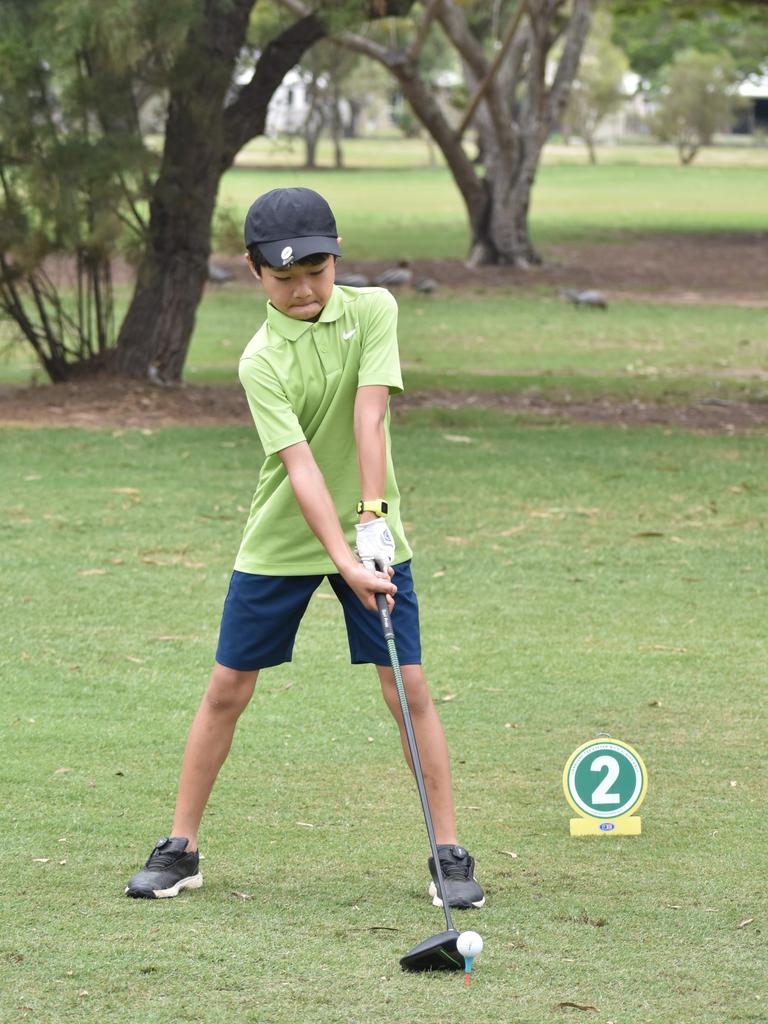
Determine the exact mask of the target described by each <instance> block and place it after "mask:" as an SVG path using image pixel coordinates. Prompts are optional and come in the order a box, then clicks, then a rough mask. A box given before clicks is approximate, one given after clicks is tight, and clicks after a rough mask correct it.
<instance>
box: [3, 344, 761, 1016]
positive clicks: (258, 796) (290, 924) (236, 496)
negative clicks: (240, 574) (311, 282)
mask: <svg viewBox="0 0 768 1024" xmlns="http://www.w3.org/2000/svg"><path fill="white" fill-rule="evenodd" d="M654 358H657V357H656V356H654ZM685 358H686V359H688V356H685ZM395 421H396V426H395V430H394V438H393V441H394V446H395V452H396V459H397V462H398V464H399V467H400V469H399V479H400V483H401V487H402V490H403V492H404V517H405V520H406V524H407V529H408V530H409V536H410V539H411V541H412V543H413V545H414V547H415V549H416V552H417V555H416V558H415V560H414V575H415V577H416V581H417V585H418V588H419V593H420V597H421V605H422V628H423V634H424V642H425V665H426V669H427V673H428V676H429V677H430V679H431V682H432V689H433V692H434V694H435V697H436V699H437V700H438V702H439V705H438V706H439V708H440V712H441V715H442V717H443V720H444V723H445V727H446V731H447V734H448V739H449V744H450V747H451V750H452V754H453V762H454V775H455V783H456V798H457V807H458V815H459V822H460V836H461V840H462V842H464V843H465V844H466V845H467V846H468V847H470V849H471V850H472V851H473V852H474V853H475V854H476V856H477V858H478V873H479V877H480V878H481V880H482V882H483V884H484V885H485V886H486V888H487V892H488V905H487V907H486V908H485V909H484V910H483V911H480V912H478V913H476V914H472V915H471V916H470V915H464V916H462V917H460V919H459V922H458V923H459V926H460V927H473V928H476V929H477V930H478V931H480V932H481V934H482V935H483V936H484V938H485V941H486V949H485V952H484V953H483V955H482V957H480V958H479V959H478V961H477V963H476V965H475V975H474V980H473V983H472V986H471V988H470V989H469V990H468V991H467V990H464V989H463V987H462V983H461V977H460V976H458V975H443V976H434V977H423V976H408V975H404V974H402V973H401V972H400V970H399V967H398V958H399V956H400V955H401V954H402V953H403V952H404V951H405V950H406V949H407V948H408V947H409V946H411V945H412V944H414V943H415V942H417V941H420V940H421V939H423V938H426V937H427V936H428V935H430V934H432V933H434V932H436V931H438V930H440V929H441V927H442V924H441V922H442V916H441V914H440V912H439V911H437V910H435V909H434V908H432V907H431V906H430V903H429V901H428V899H427V897H426V885H427V882H428V880H429V879H428V876H427V872H426V857H427V852H428V851H427V843H426V837H425V835H424V829H423V822H422V820H421V815H420V810H419V805H418V798H417V795H416V791H415V787H414V786H413V784H412V783H411V781H410V780H409V778H408V776H407V774H406V771H405V768H404V766H403V764H402V763H401V757H400V752H399V745H398V742H397V736H396V730H395V728H394V724H393V723H392V722H391V721H390V720H389V718H388V714H387V712H386V711H385V708H384V705H383V702H382V701H381V698H380V697H379V695H378V693H377V686H376V684H375V681H374V676H373V672H372V670H370V669H367V668H351V667H350V666H349V664H348V658H347V652H346V643H345V639H344V635H343V626H342V621H341V615H340V612H339V609H338V607H337V606H336V603H335V601H334V600H333V599H332V598H330V597H329V592H326V591H325V589H324V590H323V591H322V592H321V593H319V594H318V596H317V597H316V598H315V599H314V600H313V601H312V603H311V605H310V609H309V611H308V614H307V617H306V620H305V623H304V624H303V626H302V631H301V633H300V636H299V640H298V643H297V649H296V653H295V660H294V662H293V664H292V665H290V666H284V667H282V668H279V669H274V670H270V671H268V672H266V673H264V675H263V677H262V679H261V681H260V684H259V687H258V689H257V694H256V696H255V698H254V701H253V703H252V705H251V707H250V708H249V710H248V711H247V712H246V714H245V716H244V718H243V721H242V723H241V726H240V729H239V732H238V735H237V737H236V741H235V746H234V749H233V752H232V755H231V757H230V759H229V761H228V762H227V764H226V766H225V768H224V771H223V773H222V777H221V779H220V782H219V784H218V786H217V788H216V790H215V791H214V795H213V798H212V801H211V805H210V810H209V813H208V815H207V817H206V820H205V829H204V834H203V837H202V839H203V850H204V852H205V854H206V859H205V861H204V863H203V865H202V870H203V873H204V875H205V887H204V888H203V889H202V890H201V891H200V892H198V893H192V894H185V895H183V896H182V897H180V898H179V899H177V900H172V901H165V902H160V903H157V902H143V901H139V902H133V901H129V900H127V899H124V898H123V897H122V895H121V892H122V886H123V884H124V882H125V879H126V878H127V876H128V875H129V874H130V873H131V872H132V871H134V870H135V869H136V867H137V866H138V865H139V863H140V862H141V861H142V860H143V859H144V858H145V857H146V855H147V854H148V852H149V849H150V847H151V845H152V843H153V842H154V840H155V839H156V837H157V836H159V835H162V834H165V833H166V831H167V829H168V828H169V827H170V825H169V814H170V810H171V804H172V800H173V794H174V787H175V781H176V775H177V770H178V765H179V758H180V754H181V747H182V744H183V740H184V736H185V733H186V729H187V726H188V723H189V719H190V716H191V714H192V712H193V709H194V707H195V705H196V703H197V701H198V699H199V696H200V694H201V692H202V689H203V686H204V683H205V679H206V676H207V672H208V669H209V666H210V662H211V657H212V653H213V648H214V644H215V638H216V631H217V626H218V617H219V614H220V608H221V604H222V602H223V598H224V594H225V591H226V586H227V579H228V575H229V571H230V568H231V564H232V560H233V556H234V551H235V549H236V546H237V543H238V540H239V535H240V530H241V528H242V525H243V522H244V518H245V514H246V513H245V509H246V507H247V505H248V502H249V500H250V496H251V491H252V489H253V487H254V484H255V477H256V472H257V468H258V465H259V462H260V451H259V448H258V444H257V443H256V440H255V434H254V432H253V431H252V430H250V429H247V428H242V429H234V428H232V429H224V428H210V429H192V428H185V429H181V428H179V429H173V430H165V431H159V432H150V431H129V432H125V431H116V432H114V433H110V432H107V431H93V432H86V431H75V430H59V431H55V430H39V431H36V430H26V431H25V430H7V429H6V430H4V431H2V432H0V446H1V448H2V450H1V451H0V458H2V465H3V469H4V486H3V489H2V496H1V498H0V505H1V506H2V519H1V520H0V522H1V523H2V527H1V528H2V532H3V543H2V545H1V546H0V570H1V571H2V578H3V583H4V586H3V589H2V598H1V600H2V614H3V624H4V635H5V642H4V644H3V645H2V648H1V649H0V665H1V666H2V679H3V687H2V696H1V697H0V700H1V701H2V717H1V719H0V721H2V743H3V751H4V753H5V758H4V762H5V781H6V785H5V790H4V798H5V799H4V811H5V825H4V828H3V837H4V844H3V853H4V865H5V870H4V872H3V880H2V883H0V884H1V885H2V897H3V900H2V903H3V908H4V909H3V914H4V921H3V937H2V963H3V971H4V974H3V977H4V982H5V983H4V985H3V991H2V994H1V995H0V1019H2V1020H3V1021H9V1022H15V1021H19V1022H21V1021H27V1020H32V1021H38V1022H41V1024H60V1022H62V1021H71V1022H77V1024H90V1022H94V1024H95V1022H99V1024H107V1022H114V1024H124V1022H126V1021H130V1022H142V1024H143V1022H147V1024H150V1022H151V1024H166V1022H167V1024H171V1022H177V1021H195V1022H201V1024H208V1022H212V1024H213V1022H216V1024H218V1022H221V1021H227V1022H229V1021H232V1022H258V1024H296V1022H303V1021H313V1022H316V1024H337V1022H341V1021H343V1022H345V1024H346V1022H354V1024H358V1022H374V1021H375V1022H376V1024H406V1022H407V1024H436V1022H442V1021H449V1020H457V1021H462V1020H467V1021H473V1022H477V1024H498V1022H500V1021H507V1020H511V1021H520V1022H525V1024H540V1022H541V1024H549V1022H553V1024H555V1022H558V1021H562V1020H564V1019H566V1017H568V1018H570V1017H571V1016H573V1017H574V1019H575V1017H576V1016H578V1017H582V1016H583V1017H584V1018H585V1019H591V1020H595V1021H598V1022H603V1024H608V1022H610V1021H613V1022H615V1024H670V1022H672V1021H674V1022H675V1024H730V1022H733V1024H735V1022H745V1021H753V1022H759V1021H763V1020H765V1019H766V1012H768V1011H767V1003H768V990H767V989H766V984H765V955H764V954H765V941H764V936H765V926H766V911H767V910H768V906H767V905H766V904H767V901H766V895H765V880H764V876H765V867H764V860H765V854H764V848H765V827H764V815H765V804H766V797H767V796H768V792H767V791H766V782H765V773H764V748H765V741H766V731H765V726H764V724H763V722H762V718H761V715H760V702H761V699H762V696H763V694H764V692H765V686H766V682H768V679H767V678H766V659H767V656H768V649H767V644H766V635H765V598H766V578H765V539H764V535H765V525H766V520H767V517H768V488H767V487H766V453H765V439H764V437H752V438H750V437H746V438H745V437H742V438H733V437H725V436H720V437H702V436H695V435H689V434H684V433H675V432H664V431H660V430H655V429H648V430H645V431H632V430H621V429H609V428H605V429H598V428H581V427H579V428H575V427H564V426H538V427H535V428H534V427H530V426H528V427H526V426H524V425H523V424H521V423H519V422H516V421H515V420H512V419H508V418H504V417H502V416H501V415H494V414H490V413H481V412H474V413H465V414H463V415H462V416H457V417H452V414H448V413H440V414H437V413H434V414H433V413H430V412H428V411H424V412H422V413H420V414H418V415H416V414H409V416H408V417H405V416H403V415H402V414H397V413H396V415H395ZM597 733H611V734H614V735H616V736H617V737H618V738H620V739H623V740H625V741H627V742H629V743H632V744H633V745H635V746H636V747H637V749H638V750H639V751H640V753H641V754H642V755H643V757H644V759H645V761H646V764H647V766H648V770H649V776H650V786H649V792H648V797H647V800H646V802H645V804H644V806H643V808H642V811H641V815H642V819H643V835H642V836H641V837H639V838H631V839H620V838H616V837H613V838H603V837H601V838H596V839H582V840H576V839H571V838H570V837H569V836H568V819H569V817H570V816H571V811H570V808H569V807H568V806H567V804H566V802H565V800H564V797H563V794H562V790H561V774H562V768H563V765H564V763H565V761H566V759H567V757H568V755H569V754H570V753H571V752H572V750H573V749H574V748H575V747H576V746H578V745H579V744H580V743H582V742H583V741H585V740H588V739H590V738H592V737H593V736H595V735H596V734H597ZM571 1003H575V1004H578V1005H580V1006H582V1007H595V1008H596V1009H597V1012H594V1011H585V1012H583V1013H581V1014H579V1012H578V1011H576V1010H573V1009H569V1008H568V1004H571Z"/></svg>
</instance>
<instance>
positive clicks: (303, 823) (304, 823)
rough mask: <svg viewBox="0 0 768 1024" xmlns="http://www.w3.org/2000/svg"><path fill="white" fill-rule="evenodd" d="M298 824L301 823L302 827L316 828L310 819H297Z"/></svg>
mask: <svg viewBox="0 0 768 1024" xmlns="http://www.w3.org/2000/svg"><path fill="white" fill-rule="evenodd" d="M296 824H297V825H301V827H302V828H314V827H315V826H314V825H310V823H309V822H308V821H297V822H296Z"/></svg>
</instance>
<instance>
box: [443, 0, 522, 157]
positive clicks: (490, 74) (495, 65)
mask: <svg viewBox="0 0 768 1024" xmlns="http://www.w3.org/2000/svg"><path fill="white" fill-rule="evenodd" d="M526 7H527V0H520V3H519V4H518V6H517V10H516V11H515V13H514V14H513V15H512V17H511V18H510V19H509V24H508V25H507V30H506V32H505V33H504V38H503V39H502V41H501V46H499V48H498V50H497V51H496V54H495V56H494V58H493V61H492V63H491V66H490V67H489V68H488V70H487V71H486V73H485V77H484V78H483V79H482V81H481V82H480V83H479V85H478V86H477V89H476V90H475V95H474V96H473V97H472V99H471V101H470V104H469V106H468V107H467V109H466V112H465V114H464V117H463V118H462V119H461V124H460V125H459V127H458V128H457V129H456V134H457V135H458V137H459V138H461V137H462V135H463V134H464V132H465V131H466V130H467V128H468V127H469V124H470V122H471V121H472V118H473V117H474V116H475V111H476V110H477V107H478V104H479V103H480V100H481V99H482V98H483V97H484V96H485V95H486V93H487V92H488V90H489V89H490V87H491V85H492V84H493V80H494V78H495V77H496V74H497V72H498V70H499V67H500V66H501V62H502V60H503V59H504V57H505V55H506V53H507V50H508V49H509V47H510V45H511V43H512V40H513V39H514V38H515V33H516V32H517V29H518V27H519V25H520V21H521V19H522V17H523V14H524V12H525V10H526Z"/></svg>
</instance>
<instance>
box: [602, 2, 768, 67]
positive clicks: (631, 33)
mask: <svg viewBox="0 0 768 1024" xmlns="http://www.w3.org/2000/svg"><path fill="white" fill-rule="evenodd" d="M612 9H613V14H614V34H613V39H614V42H616V43H617V44H618V45H619V46H621V47H622V49H623V50H624V51H625V52H626V53H627V55H628V57H629V59H630V63H631V65H632V68H633V70H634V71H636V72H637V74H638V75H640V76H641V77H642V78H644V79H646V80H647V81H649V82H653V81H654V80H655V79H656V78H657V76H658V75H659V73H660V71H661V69H662V68H665V67H668V66H669V65H670V64H671V63H672V61H673V60H674V57H675V55H676V54H677V53H679V52H680V51H681V50H685V49H690V50H697V51H698V52H699V53H723V52H727V53H729V54H730V55H731V57H732V58H733V61H734V67H735V69H736V71H737V72H738V73H739V75H740V76H741V77H742V78H746V77H747V76H749V75H756V74H761V73H764V72H765V70H766V69H767V68H768V5H767V4H766V3H756V2H750V0H742V2H739V0H719V2H718V0H700V2H692V0H615V2H614V3H613V4H612Z"/></svg>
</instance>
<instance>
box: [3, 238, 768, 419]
mask: <svg viewBox="0 0 768 1024" xmlns="http://www.w3.org/2000/svg"><path fill="white" fill-rule="evenodd" d="M544 256H545V257H546V259H547V261H548V262H547V263H546V264H545V265H544V266H542V267H534V268H532V269H530V270H516V269H514V268H511V267H483V268H482V269H480V270H468V269H467V268H466V267H465V266H464V264H463V263H462V262H461V261H460V260H440V261H429V260H419V261H416V262H414V263H413V265H412V269H413V272H414V280H420V279H422V278H425V277H431V278H433V279H434V280H435V281H436V282H437V284H438V291H437V292H436V293H435V294H434V295H433V296H431V297H430V298H431V300H432V301H439V295H440V292H441V291H442V290H444V289H450V290H451V291H455V290H457V289H462V288H467V289H476V290H480V289H489V288H500V287H504V288H513V289H519V290H520V291H521V292H526V291H533V292H536V293H539V294H540V293H541V291H542V289H544V290H547V289H551V290H552V292H553V293H555V294H556V293H557V291H558V290H559V289H560V288H599V289H600V290H601V291H603V292H604V293H605V295H606V297H607V298H608V301H609V302H610V301H612V300H614V299H620V298H632V299H636V300H637V301H657V302H658V301H668V302H691V303H694V302H696V303H715V302H717V303H723V304H727V305H754V306H766V307H768V286H767V285H766V282H768V234H766V233H761V232H754V233H739V234H737V233H733V234H717V235H703V234H702V235H659V236H657V235H654V236H642V237H638V236H632V235H627V236H626V237H625V238H623V239H621V240H620V241H617V240H616V239H615V238H614V239H612V240H611V241H609V242H595V243H593V244H589V245H557V246H549V247H547V248H546V249H545V250H544ZM216 263H217V264H218V265H219V266H222V267H224V268H226V269H227V270H229V271H230V272H231V273H232V274H233V276H234V278H235V280H236V281H241V282H243V283H246V282H248V283H250V284H253V278H252V277H251V275H250V274H249V272H248V270H247V268H246V266H245V264H244V262H243V260H242V259H241V258H240V257H216ZM391 266H392V264H391V263H383V262H355V261H352V260H344V261H343V263H342V264H340V265H339V271H340V273H341V272H343V273H345V274H348V273H360V274H364V275H365V276H366V277H368V278H369V279H370V280H373V279H375V277H376V276H377V275H378V274H379V273H381V272H382V271H383V270H385V269H387V268H388V267H391ZM58 269H59V270H60V271H61V272H64V270H65V268H58ZM130 273H131V272H130V269H129V268H128V267H127V266H121V267H116V274H117V277H118V279H125V280H128V279H129V277H130ZM209 287H221V286H220V285H210V286H209ZM224 287H226V285H224ZM764 372H765V371H764V370H763V369H761V368H755V373H756V374H760V375H762V374H763V373H764ZM726 373H727V371H725V370H724V371H723V374H724V375H725V374H726ZM427 405H432V406H438V407H441V408H450V409H456V408H467V407H474V408H483V407H492V408H496V409H501V410H505V411H507V412H510V413H513V414H520V415H524V416H529V417H531V418H532V419H541V420H543V421H547V420H552V419H556V418H559V419H568V420H574V421H579V422H590V423H606V424H608V423H611V424H617V423H618V424H626V425H627V426H640V425H645V424H660V425H665V426H670V427H677V428H684V429H689V430H699V431H731V432H744V431H754V430H761V429H765V428H766V426H768V403H747V402H730V401H724V400H720V399H710V400H704V401H701V402H698V403H695V404H693V405H688V406H673V405H667V404H659V405H654V404H649V403H645V402H640V401H630V402H617V401H612V400H611V399H608V398H600V399H595V400H593V401H583V400H573V401H572V400H569V399H565V398H562V399H552V398H550V397H547V396H544V395H540V394H533V393H526V394H518V393H515V394H511V393H489V392H485V391H448V390H444V391H430V392H416V393H409V394H407V395H403V396H402V397H400V398H398V399H397V400H396V401H395V403H394V408H395V415H396V416H397V414H398V413H399V412H404V411H406V410H408V409H410V408H414V407H419V406H427ZM248 423H250V415H249V412H248V407H247V405H246V402H245V398H244V395H243V392H242V390H241V389H240V387H239V386H238V385H233V386H231V387H229V386H204V385H194V384H184V385H181V386H179V387H174V388H161V387H153V386H152V385H150V384H145V383H141V382H125V381H114V380H108V379H106V380H95V381H81V382H77V383H71V384H57V385H52V386H40V387H26V388H17V387H11V386H4V387H2V386H0V424H3V425H23V426H30V427H35V426H76V427H92V428H111V429H130V428H143V429H154V428H159V427H165V426H173V425H183V424H194V425H200V426H205V425H211V424H248Z"/></svg>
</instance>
